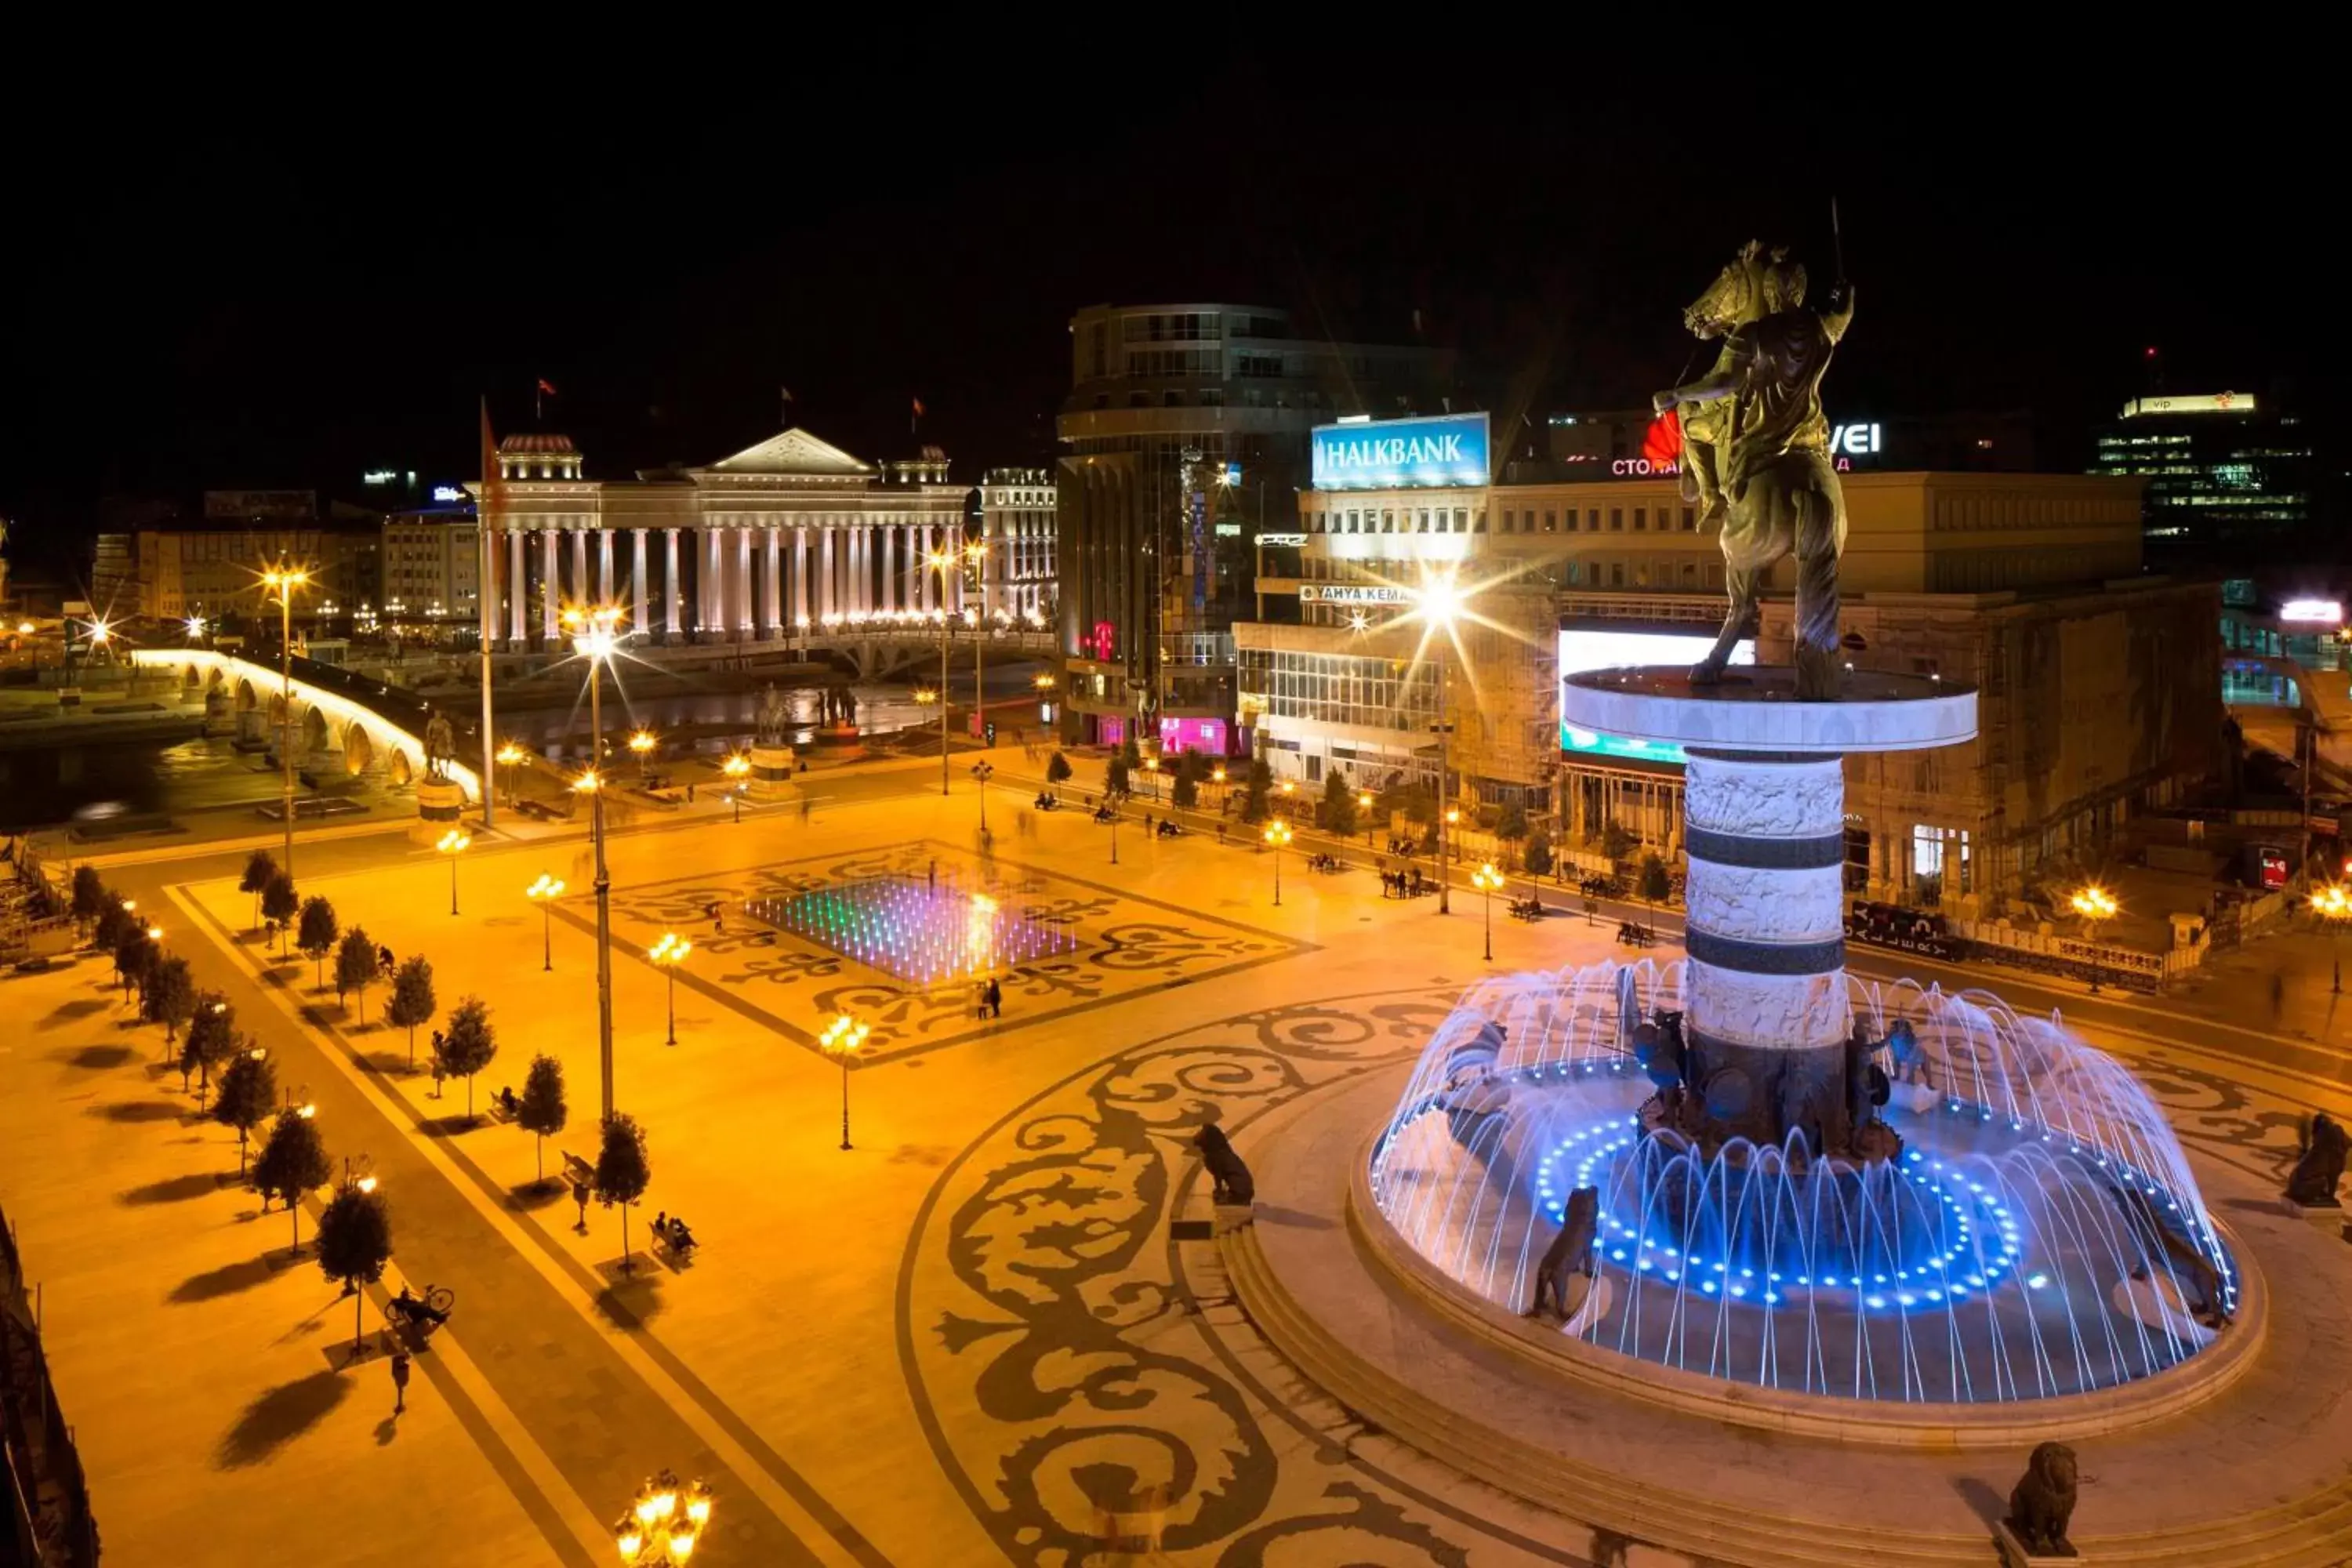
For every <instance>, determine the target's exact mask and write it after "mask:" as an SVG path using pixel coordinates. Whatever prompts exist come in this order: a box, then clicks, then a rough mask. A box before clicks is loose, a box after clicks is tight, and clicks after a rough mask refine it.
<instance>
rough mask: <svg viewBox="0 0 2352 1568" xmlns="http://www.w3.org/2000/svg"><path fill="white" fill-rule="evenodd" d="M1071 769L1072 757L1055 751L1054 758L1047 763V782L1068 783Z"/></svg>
mask: <svg viewBox="0 0 2352 1568" xmlns="http://www.w3.org/2000/svg"><path fill="white" fill-rule="evenodd" d="M1070 771H1071V770H1070V759H1069V758H1067V757H1066V756H1064V755H1062V753H1061V752H1055V753H1054V755H1053V757H1052V759H1051V760H1050V761H1048V762H1047V763H1045V782H1046V783H1047V784H1063V783H1066V781H1067V780H1068V779H1069V776H1070Z"/></svg>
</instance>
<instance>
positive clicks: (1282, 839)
mask: <svg viewBox="0 0 2352 1568" xmlns="http://www.w3.org/2000/svg"><path fill="white" fill-rule="evenodd" d="M1292 837H1293V835H1292V833H1291V831H1290V824H1288V823H1287V822H1285V821H1284V820H1283V819H1282V818H1280V817H1278V816H1277V817H1276V818H1275V819H1274V820H1273V821H1272V822H1269V823H1267V824H1266V825H1265V841H1266V842H1267V843H1268V844H1271V845H1273V846H1274V907H1275V908H1276V909H1277V910H1278V909H1280V908H1282V847H1283V846H1284V845H1286V844H1287V843H1289V842H1290V840H1291V838H1292Z"/></svg>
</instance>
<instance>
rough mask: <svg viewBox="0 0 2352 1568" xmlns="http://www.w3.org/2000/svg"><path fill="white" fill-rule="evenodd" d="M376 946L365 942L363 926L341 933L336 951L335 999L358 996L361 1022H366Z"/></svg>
mask: <svg viewBox="0 0 2352 1568" xmlns="http://www.w3.org/2000/svg"><path fill="white" fill-rule="evenodd" d="M375 975H376V956H375V943H374V942H371V941H369V940H368V933H367V928H366V927H365V926H353V927H352V929H351V930H349V931H345V932H344V933H343V940H342V942H341V945H340V946H338V947H337V948H336V949H335V1000H336V1001H337V1002H341V1000H342V999H343V993H344V992H346V991H356V992H358V993H359V994H360V1023H361V1025H362V1026H365V1025H366V1023H367V988H368V987H369V986H370V985H373V984H375Z"/></svg>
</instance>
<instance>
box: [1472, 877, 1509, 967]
mask: <svg viewBox="0 0 2352 1568" xmlns="http://www.w3.org/2000/svg"><path fill="white" fill-rule="evenodd" d="M1470 885H1471V886H1472V887H1474V888H1475V889H1478V891H1479V892H1480V893H1482V894H1484V895H1485V896H1486V962H1487V963H1494V962H1495V889H1497V888H1499V887H1501V886H1502V885H1503V874H1502V873H1501V872H1500V871H1497V870H1496V869H1495V863H1494V862H1493V861H1492V860H1489V861H1487V862H1486V864H1485V865H1483V866H1481V867H1479V868H1477V869H1476V870H1475V871H1473V872H1471V873H1470Z"/></svg>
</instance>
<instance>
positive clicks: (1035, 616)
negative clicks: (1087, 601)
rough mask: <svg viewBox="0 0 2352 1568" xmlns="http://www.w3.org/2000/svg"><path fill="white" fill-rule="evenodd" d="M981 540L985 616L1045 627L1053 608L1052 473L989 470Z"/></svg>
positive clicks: (984, 485) (983, 490)
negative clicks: (984, 560)
mask: <svg viewBox="0 0 2352 1568" xmlns="http://www.w3.org/2000/svg"><path fill="white" fill-rule="evenodd" d="M980 537H981V540H982V542H983V543H985V544H986V545H987V546H988V559H987V563H986V565H985V566H984V567H983V568H982V576H981V605H982V611H983V613H985V614H986V615H988V616H992V617H993V616H998V615H1000V614H1001V615H1003V616H1006V617H1009V618H1011V619H1013V620H1016V621H1021V622H1024V623H1028V622H1035V623H1038V624H1045V623H1046V622H1047V621H1048V620H1049V619H1050V617H1051V616H1052V612H1053V608H1054V474H1053V470H1052V469H1050V468H991V469H989V470H988V472H987V473H986V474H984V475H982V477H981V481H980Z"/></svg>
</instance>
